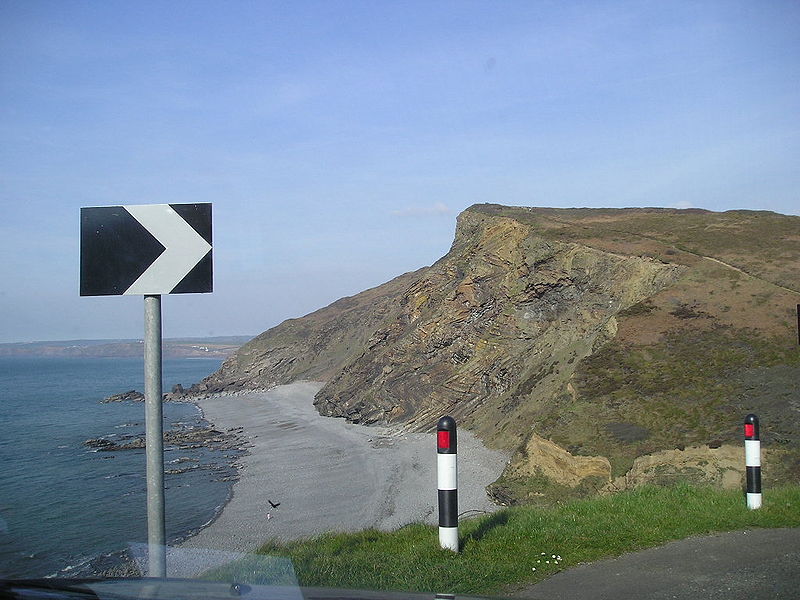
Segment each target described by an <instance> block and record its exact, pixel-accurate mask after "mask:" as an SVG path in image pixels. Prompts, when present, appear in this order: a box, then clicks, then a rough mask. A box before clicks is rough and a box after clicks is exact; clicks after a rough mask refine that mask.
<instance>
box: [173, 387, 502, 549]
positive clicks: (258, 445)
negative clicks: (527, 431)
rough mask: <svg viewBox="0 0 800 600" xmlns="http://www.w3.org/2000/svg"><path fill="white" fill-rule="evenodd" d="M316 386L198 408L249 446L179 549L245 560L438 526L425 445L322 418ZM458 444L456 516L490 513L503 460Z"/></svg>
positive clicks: (466, 437) (420, 437)
mask: <svg viewBox="0 0 800 600" xmlns="http://www.w3.org/2000/svg"><path fill="white" fill-rule="evenodd" d="M321 385H322V384H320V383H314V382H299V383H294V384H291V385H284V386H279V387H277V388H274V389H272V390H270V391H269V392H258V393H256V392H254V393H249V394H244V395H230V396H226V395H221V396H217V397H213V398H209V399H204V400H201V401H199V402H198V404H199V405H200V406H201V408H202V409H203V412H204V414H205V417H206V419H207V420H209V421H211V422H212V423H213V424H214V426H215V427H216V428H217V429H220V430H226V429H230V428H234V427H244V432H243V434H242V435H243V436H244V437H245V438H246V439H248V440H249V441H250V442H251V443H252V444H253V447H252V448H251V454H250V455H249V456H246V457H244V458H243V459H242V463H243V465H244V466H243V469H242V471H241V477H240V479H239V481H237V482H236V483H235V484H234V486H233V498H232V499H231V501H230V502H229V503H228V504H227V505H226V506H225V508H224V510H223V511H222V514H221V515H220V516H219V517H218V518H217V519H216V520H215V521H214V522H213V523H212V524H211V525H210V526H208V527H207V528H205V529H203V530H202V531H200V532H199V533H198V534H197V535H195V536H193V537H191V538H189V539H188V540H186V541H185V542H184V543H183V544H181V546H182V547H183V548H187V549H188V548H213V549H220V550H228V551H231V550H232V551H240V552H246V551H249V550H253V549H255V548H257V547H259V546H260V545H261V544H263V543H264V542H265V541H267V540H269V539H277V540H282V541H287V540H293V539H298V538H306V537H311V536H314V535H316V534H320V533H323V532H326V531H354V530H360V529H366V528H371V527H375V528H379V529H385V530H390V529H395V528H397V527H400V526H402V525H405V524H407V523H412V522H419V521H423V522H427V523H432V524H435V523H436V522H437V512H436V502H437V500H436V497H437V496H436V451H435V439H434V436H433V435H432V434H401V433H398V432H396V431H392V430H391V429H388V428H384V427H364V426H361V425H352V424H350V423H347V422H345V421H344V420H343V419H333V418H330V417H321V416H320V415H319V414H318V413H317V411H316V410H315V409H314V406H313V404H312V403H313V398H314V394H315V393H316V392H317V390H319V388H320V387H321ZM458 443H459V447H458V449H459V512H460V513H464V512H466V511H493V510H496V509H497V508H498V507H497V506H495V505H494V504H492V503H491V502H490V501H489V499H488V497H487V496H486V492H485V489H484V488H485V487H486V485H488V484H489V483H491V482H492V481H494V480H495V479H496V478H497V477H498V476H499V475H500V473H501V471H502V470H503V467H504V466H505V463H506V461H507V460H508V454H507V453H504V452H499V451H494V450H488V449H486V448H485V447H484V446H483V445H482V444H481V443H480V441H478V440H477V438H475V436H473V435H472V434H470V433H469V432H467V431H464V430H460V431H459V440H458ZM270 500H271V501H272V502H275V503H278V502H280V506H278V507H276V508H272V507H271V506H270V504H269V501H270ZM268 513H269V515H270V517H271V518H268V517H267V514H268Z"/></svg>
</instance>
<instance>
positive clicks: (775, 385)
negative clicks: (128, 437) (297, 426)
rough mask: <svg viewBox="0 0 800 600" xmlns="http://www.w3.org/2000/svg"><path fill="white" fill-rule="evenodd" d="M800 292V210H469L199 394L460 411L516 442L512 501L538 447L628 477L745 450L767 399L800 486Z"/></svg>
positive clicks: (409, 421) (767, 428) (365, 413)
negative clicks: (440, 251)
mask: <svg viewBox="0 0 800 600" xmlns="http://www.w3.org/2000/svg"><path fill="white" fill-rule="evenodd" d="M797 304H800V217H791V216H784V215H776V214H774V213H764V212H750V211H732V212H728V213H712V212H708V211H701V210H687V211H678V210H670V209H622V210H620V209H543V208H533V209H531V208H520V207H503V206H498V205H477V206H474V207H471V208H470V209H468V210H467V211H465V212H464V213H462V214H461V215H460V216H459V218H458V223H457V230H456V236H455V240H454V242H453V245H452V247H451V249H450V251H449V252H448V253H447V255H446V256H444V257H443V258H441V259H440V260H439V261H437V262H436V263H435V264H434V265H432V266H430V267H426V268H423V269H420V270H419V271H416V272H414V273H408V274H405V275H402V276H400V277H398V278H396V279H394V280H392V281H390V282H388V283H386V284H384V285H381V286H378V287H376V288H373V289H371V290H367V291H365V292H362V293H360V294H358V295H355V296H353V297H350V298H344V299H342V300H339V301H337V302H335V303H333V304H332V305H330V306H328V307H326V308H324V309H321V310H319V311H317V312H315V313H312V314H310V315H308V316H306V317H303V318H301V319H292V320H289V321H286V322H284V323H282V324H281V325H279V326H278V327H275V328H273V329H271V330H269V331H267V332H265V333H263V334H262V335H260V336H258V337H257V338H255V339H254V340H252V341H251V342H249V343H248V344H246V345H245V346H243V347H242V348H241V349H240V350H239V351H238V352H237V354H235V355H234V356H233V357H231V358H230V359H229V360H228V361H226V362H225V364H224V365H223V367H222V369H221V370H220V371H219V372H218V373H215V374H214V375H213V376H211V377H209V378H208V379H206V380H205V381H204V382H203V383H202V384H200V385H199V386H196V388H195V389H194V390H193V391H194V392H195V393H204V392H215V391H223V390H238V389H254V388H264V387H270V386H272V385H276V384H280V383H286V382H289V381H292V380H297V379H316V380H321V381H325V382H326V384H325V386H324V387H323V388H322V389H321V390H320V391H319V393H318V394H317V396H316V400H315V404H316V406H317V408H318V410H319V411H320V412H321V413H322V414H324V415H330V416H338V417H344V418H346V419H348V420H350V421H353V422H357V423H365V424H370V423H398V424H402V425H403V426H405V427H407V428H409V429H413V430H430V429H432V428H433V427H434V426H435V423H436V421H437V419H438V418H439V417H440V416H441V415H442V414H445V413H447V414H451V415H453V416H455V417H456V418H457V419H458V420H459V422H460V425H461V426H463V427H467V428H469V429H471V430H473V431H474V432H476V433H477V434H478V435H479V436H480V437H481V438H482V439H483V440H484V441H485V442H486V443H487V444H489V445H492V446H496V447H503V448H508V449H512V450H513V449H517V453H516V454H515V457H514V459H513V464H512V465H511V466H510V467H509V469H508V470H507V473H506V477H505V479H504V482H501V483H499V484H498V489H495V490H494V491H495V492H496V496H497V497H504V498H507V497H510V496H514V495H515V492H514V490H515V489H524V488H525V485H521V486H520V485H518V483H519V482H518V481H512V480H513V479H514V478H517V479H520V478H525V477H528V478H535V477H540V476H541V475H542V473H540V472H539V471H540V469H538V468H537V465H535V464H533V462H535V461H534V460H533V459H532V458H531V457H530V456H529V454H530V447H531V443H532V442H531V441H532V440H534V441H537V440H538V441H540V440H549V441H550V442H552V443H554V444H556V445H557V446H558V447H560V448H561V449H563V450H564V452H566V453H567V454H565V456H573V457H575V460H576V461H578V462H580V461H581V459H580V458H579V457H581V456H592V457H598V458H597V460H599V461H601V462H602V461H603V460H607V461H608V463H609V465H610V470H611V471H610V475H609V477H617V478H618V477H620V476H622V475H624V474H625V473H626V472H627V471H628V470H629V469H630V468H631V467H632V466H633V463H634V459H636V458H637V457H641V456H644V455H649V454H653V453H656V452H662V451H666V450H675V449H676V448H683V447H689V446H692V447H705V445H711V447H712V448H715V447H718V446H719V445H720V444H721V443H723V442H725V443H729V442H730V443H738V442H739V441H740V440H739V438H740V434H741V432H740V426H741V419H742V417H743V416H744V415H745V414H747V413H748V412H756V413H758V414H759V415H760V416H761V417H762V439H763V440H764V441H765V443H766V444H767V445H769V444H773V445H777V446H780V450H781V453H782V454H781V453H777V454H775V455H776V456H778V455H780V456H781V457H782V458H781V459H780V461H777V462H779V463H780V464H777V462H776V465H775V468H774V469H773V470H772V475H767V474H766V471H765V476H766V477H774V478H775V479H777V480H800V405H798V404H797V398H798V397H800V388H798V382H799V381H800V353H798V352H797V349H796V344H797V332H796V330H795V323H796V315H795V307H796V305H797ZM533 432H535V434H536V435H537V436H539V437H534V435H533ZM539 446H541V443H540V444H539ZM539 446H537V448H538V447H539ZM553 452H557V451H556V450H553ZM570 460H572V459H570ZM532 461H533V462H532ZM604 464H605V463H604ZM655 470H656V471H657V470H658V469H655ZM545 475H546V474H545ZM546 476H547V475H546ZM548 477H549V476H548ZM551 479H552V477H551ZM556 479H557V478H556ZM537 481H538V480H537ZM565 481H567V479H565ZM570 481H571V479H570ZM637 481H638V480H637ZM506 484H507V485H506ZM504 485H505V486H506V487H505V488H503V486H504ZM598 485H599V484H598ZM501 488H502V489H501ZM525 493H527V492H525ZM537 494H538V492H537ZM539 495H540V494H539ZM517 496H519V494H517Z"/></svg>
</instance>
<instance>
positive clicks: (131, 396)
mask: <svg viewBox="0 0 800 600" xmlns="http://www.w3.org/2000/svg"><path fill="white" fill-rule="evenodd" d="M100 402H102V403H103V404H108V403H109V402H144V394H143V393H141V392H137V391H136V390H128V391H127V392H120V393H119V394H114V395H112V396H109V397H108V398H104V399H103V400H101V401H100Z"/></svg>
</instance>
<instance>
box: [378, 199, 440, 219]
mask: <svg viewBox="0 0 800 600" xmlns="http://www.w3.org/2000/svg"><path fill="white" fill-rule="evenodd" d="M451 213H452V211H451V210H450V207H448V206H447V205H446V204H444V203H443V202H435V203H434V204H432V205H430V206H408V207H406V208H401V209H399V210H393V211H392V215H394V216H395V217H428V216H438V215H449V214H451Z"/></svg>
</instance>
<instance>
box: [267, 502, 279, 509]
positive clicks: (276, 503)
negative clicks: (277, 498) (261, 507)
mask: <svg viewBox="0 0 800 600" xmlns="http://www.w3.org/2000/svg"><path fill="white" fill-rule="evenodd" d="M267 502H269V505H270V506H271V507H272V508H278V507H279V506H280V505H281V503H280V502H273V501H272V500H267Z"/></svg>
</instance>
